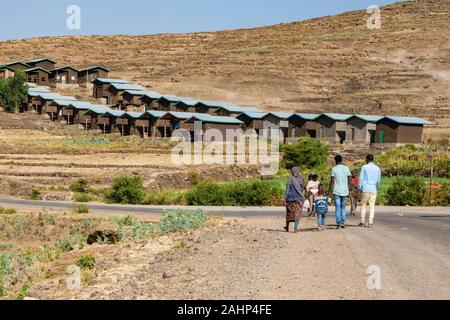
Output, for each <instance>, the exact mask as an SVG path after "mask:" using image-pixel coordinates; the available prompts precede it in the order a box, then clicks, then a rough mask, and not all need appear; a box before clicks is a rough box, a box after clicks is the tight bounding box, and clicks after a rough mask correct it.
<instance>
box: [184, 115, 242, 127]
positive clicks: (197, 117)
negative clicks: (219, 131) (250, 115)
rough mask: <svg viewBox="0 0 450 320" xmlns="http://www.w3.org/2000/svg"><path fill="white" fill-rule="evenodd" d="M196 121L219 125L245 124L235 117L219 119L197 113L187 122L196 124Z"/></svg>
mask: <svg viewBox="0 0 450 320" xmlns="http://www.w3.org/2000/svg"><path fill="white" fill-rule="evenodd" d="M195 121H201V122H206V123H217V124H239V125H240V124H244V122H242V121H241V120H239V119H236V118H233V117H217V116H211V115H209V114H204V113H197V114H196V115H195V116H193V117H192V118H190V119H188V120H187V121H186V122H195Z"/></svg>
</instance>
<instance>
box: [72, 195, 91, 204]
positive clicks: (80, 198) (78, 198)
mask: <svg viewBox="0 0 450 320" xmlns="http://www.w3.org/2000/svg"><path fill="white" fill-rule="evenodd" d="M73 199H74V200H75V202H91V201H92V197H91V196H90V195H88V194H86V193H75V194H74V196H73Z"/></svg>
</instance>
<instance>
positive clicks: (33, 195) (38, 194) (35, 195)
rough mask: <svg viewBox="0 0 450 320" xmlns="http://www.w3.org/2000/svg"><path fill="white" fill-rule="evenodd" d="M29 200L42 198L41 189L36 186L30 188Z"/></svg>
mask: <svg viewBox="0 0 450 320" xmlns="http://www.w3.org/2000/svg"><path fill="white" fill-rule="evenodd" d="M30 200H42V194H41V190H40V189H39V188H37V187H34V188H33V189H32V190H31V194H30Z"/></svg>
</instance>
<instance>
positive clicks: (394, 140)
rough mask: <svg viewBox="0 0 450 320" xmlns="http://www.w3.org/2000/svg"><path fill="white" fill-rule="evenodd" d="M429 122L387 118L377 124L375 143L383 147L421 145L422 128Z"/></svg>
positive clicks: (417, 119)
mask: <svg viewBox="0 0 450 320" xmlns="http://www.w3.org/2000/svg"><path fill="white" fill-rule="evenodd" d="M428 125H432V123H431V122H429V121H427V120H424V119H421V118H416V117H395V116H387V117H384V118H382V119H381V120H379V121H378V122H377V130H376V134H375V143H376V144H380V145H384V146H397V145H402V144H409V143H412V144H421V143H423V129H424V126H428Z"/></svg>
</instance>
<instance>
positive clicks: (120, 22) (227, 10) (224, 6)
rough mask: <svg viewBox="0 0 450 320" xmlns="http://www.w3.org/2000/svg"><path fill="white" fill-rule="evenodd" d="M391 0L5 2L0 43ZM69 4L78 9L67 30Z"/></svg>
mask: <svg viewBox="0 0 450 320" xmlns="http://www.w3.org/2000/svg"><path fill="white" fill-rule="evenodd" d="M393 2H396V1H394V0H164V1H163V0H159V1H156V0H127V1H123V0H9V1H2V9H1V10H2V15H1V19H0V40H8V39H21V38H30V37H37V36H52V35H80V34H83V35H91V34H96V35H97V34H102V35H111V34H130V35H140V34H157V33H185V32H200V31H216V30H225V29H238V28H248V27H256V26H264V25H272V24H277V23H282V22H292V21H299V20H305V19H308V18H314V17H320V16H326V15H332V14H336V13H341V12H345V11H351V10H357V9H367V8H368V7H369V6H370V5H379V6H382V5H386V4H389V3H393ZM69 5H77V6H79V7H80V9H81V29H79V30H70V29H68V28H67V24H66V21H67V19H68V17H69V14H67V13H66V11H67V8H68V6H69Z"/></svg>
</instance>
